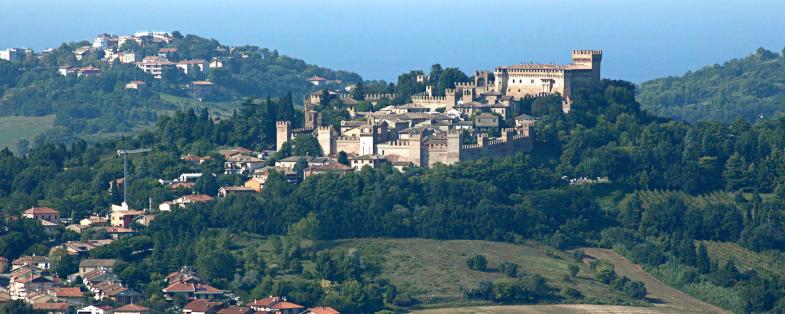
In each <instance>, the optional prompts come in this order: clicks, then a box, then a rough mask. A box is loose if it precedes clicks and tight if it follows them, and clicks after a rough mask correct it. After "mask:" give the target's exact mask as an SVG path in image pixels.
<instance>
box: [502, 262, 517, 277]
mask: <svg viewBox="0 0 785 314" xmlns="http://www.w3.org/2000/svg"><path fill="white" fill-rule="evenodd" d="M499 271H500V272H502V273H503V274H505V275H507V277H510V278H515V277H518V264H515V263H512V262H504V263H501V265H499Z"/></svg>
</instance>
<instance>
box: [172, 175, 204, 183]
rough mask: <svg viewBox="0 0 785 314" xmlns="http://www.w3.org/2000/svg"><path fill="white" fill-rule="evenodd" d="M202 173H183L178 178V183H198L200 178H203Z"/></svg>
mask: <svg viewBox="0 0 785 314" xmlns="http://www.w3.org/2000/svg"><path fill="white" fill-rule="evenodd" d="M201 176H202V174H201V173H181V174H180V176H179V177H177V180H176V181H177V182H196V180H197V179H199V177H201Z"/></svg>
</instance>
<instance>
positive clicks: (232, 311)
mask: <svg viewBox="0 0 785 314" xmlns="http://www.w3.org/2000/svg"><path fill="white" fill-rule="evenodd" d="M248 313H253V310H252V309H250V308H247V307H242V306H231V307H227V308H225V309H222V310H220V311H218V313H217V314H248Z"/></svg>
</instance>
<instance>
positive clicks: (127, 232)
mask: <svg viewBox="0 0 785 314" xmlns="http://www.w3.org/2000/svg"><path fill="white" fill-rule="evenodd" d="M140 216H141V215H140ZM140 216H136V217H140ZM136 217H135V218H134V219H133V221H136ZM103 228H104V231H106V233H107V234H109V236H110V237H112V239H114V240H117V239H120V238H124V237H130V236H132V235H134V233H136V230H134V229H131V228H123V227H103Z"/></svg>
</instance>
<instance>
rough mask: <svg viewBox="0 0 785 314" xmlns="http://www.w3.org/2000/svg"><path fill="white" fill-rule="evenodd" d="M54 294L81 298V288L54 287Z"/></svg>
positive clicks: (61, 296)
mask: <svg viewBox="0 0 785 314" xmlns="http://www.w3.org/2000/svg"><path fill="white" fill-rule="evenodd" d="M54 294H55V296H56V297H58V298H81V297H82V290H80V289H79V288H78V287H77V288H55V289H54Z"/></svg>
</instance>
